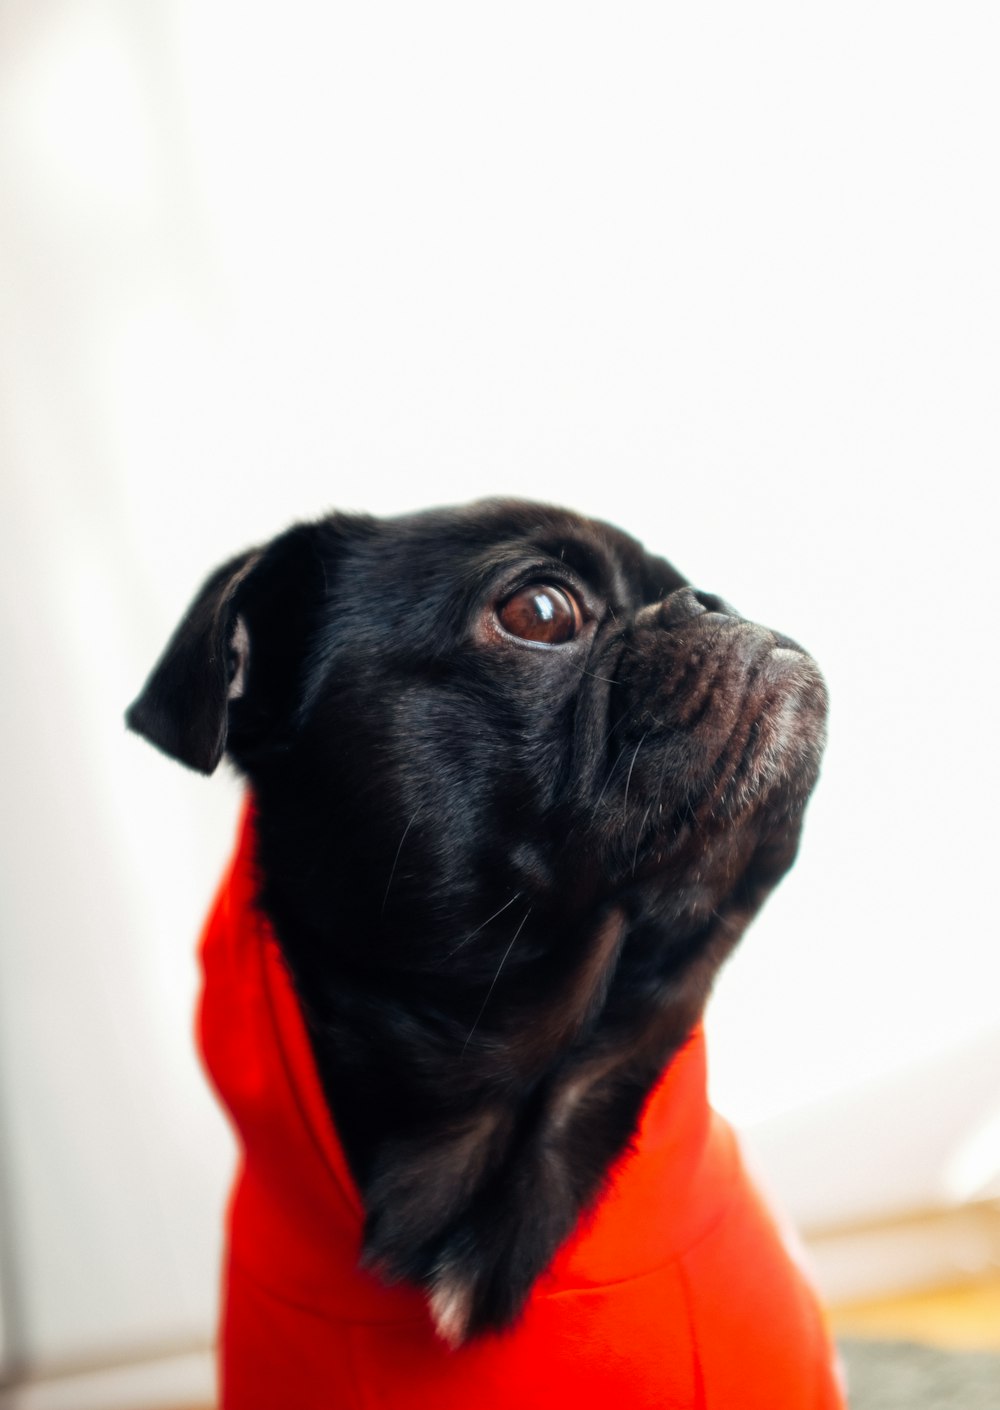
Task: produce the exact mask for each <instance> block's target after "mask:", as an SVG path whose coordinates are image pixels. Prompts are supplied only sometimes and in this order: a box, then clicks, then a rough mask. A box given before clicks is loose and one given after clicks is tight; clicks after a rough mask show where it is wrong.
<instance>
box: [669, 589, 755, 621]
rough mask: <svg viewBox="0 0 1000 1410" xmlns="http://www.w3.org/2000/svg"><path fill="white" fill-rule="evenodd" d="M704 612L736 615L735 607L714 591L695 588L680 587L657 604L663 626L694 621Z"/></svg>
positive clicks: (725, 615)
mask: <svg viewBox="0 0 1000 1410" xmlns="http://www.w3.org/2000/svg"><path fill="white" fill-rule="evenodd" d="M706 612H718V613H720V614H721V615H722V616H724V617H736V616H738V615H739V614H738V613H737V612H736V610H735V608H733V607H730V605H729V603H728V602H726V601H724V600H723V599H722V598H721V597H717V596H716V595H715V593H714V592H700V591H699V590H698V589H697V588H692V587H682V588H678V589H677V590H676V591H675V592H672V593H671V594H670V596H669V597H665V598H664V599H663V601H662V602H661V603H659V604H658V612H657V615H658V620H659V623H660V625H661V626H664V627H680V626H683V625H684V623H685V622H691V621H694V619H695V618H696V617H701V616H703V615H704V613H706Z"/></svg>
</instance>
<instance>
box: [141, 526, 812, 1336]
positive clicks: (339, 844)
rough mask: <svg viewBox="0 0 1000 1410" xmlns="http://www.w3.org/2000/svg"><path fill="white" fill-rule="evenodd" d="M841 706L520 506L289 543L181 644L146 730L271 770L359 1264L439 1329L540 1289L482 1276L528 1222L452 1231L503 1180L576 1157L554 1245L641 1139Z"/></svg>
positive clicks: (689, 594)
mask: <svg viewBox="0 0 1000 1410" xmlns="http://www.w3.org/2000/svg"><path fill="white" fill-rule="evenodd" d="M825 710H826V700H825V691H824V687H823V683H822V680H821V677H820V675H819V672H818V671H817V668H816V666H815V665H814V663H813V662H812V660H811V659H810V658H809V656H807V655H806V654H805V653H804V652H803V651H802V650H801V649H800V648H799V647H798V646H796V645H795V643H794V642H791V641H789V640H787V639H786V638H784V637H781V636H779V635H777V634H776V633H774V632H772V631H770V630H767V629H765V628H762V627H759V626H755V625H753V624H751V623H749V622H747V621H744V620H743V619H742V618H741V617H740V616H738V614H737V613H736V612H735V611H734V610H733V609H732V608H730V607H728V606H727V605H726V604H725V603H724V602H723V601H721V600H720V599H719V598H716V597H713V596H710V595H708V594H705V593H702V592H699V591H696V590H694V589H693V588H691V587H690V586H689V585H688V584H687V583H686V581H685V579H684V578H683V577H682V576H681V575H680V574H679V573H678V572H677V571H676V570H675V569H674V568H673V567H671V565H670V564H669V563H667V562H666V561H665V560H664V559H662V558H657V557H654V556H652V555H650V554H649V553H646V552H645V551H644V550H643V548H642V547H641V546H640V545H639V544H638V543H637V542H636V541H635V540H634V539H632V538H630V537H628V536H627V535H625V534H623V533H621V532H620V531H618V530H617V529H614V528H611V527H610V526H608V525H606V524H602V523H597V522H594V521H592V520H588V519H584V518H581V517H579V516H577V515H574V514H571V513H568V512H566V511H563V510H558V509H553V508H548V507H544V506H540V505H535V504H527V503H520V502H508V501H490V502H486V503H482V504H476V505H472V506H470V507H468V508H463V509H458V510H451V511H433V512H429V513H424V514H417V515H412V516H406V517H402V518H397V519H390V520H375V519H371V518H367V517H362V516H348V515H335V516H332V517H331V518H329V519H326V520H323V521H320V522H318V523H316V524H311V525H300V526H298V527H296V528H294V529H292V530H290V531H289V532H288V533H286V534H284V535H282V536H281V537H280V538H278V539H276V540H275V541H274V542H273V543H271V544H270V545H268V546H266V547H264V548H262V549H257V550H254V551H252V552H249V553H246V554H244V555H242V556H241V557H239V558H237V559H234V560H233V561H232V562H230V563H228V564H226V565H225V566H224V567H223V568H221V569H219V570H218V571H217V572H216V573H215V574H214V575H213V576H212V577H211V578H210V579H209V580H208V582H207V583H206V584H205V586H204V588H203V589H202V592H201V593H200V595H199V596H198V597H197V599H196V600H195V602H194V603H193V605H192V607H191V608H190V610H189V612H188V614H187V616H186V617H185V618H184V620H183V621H182V623H181V625H180V626H179V628H178V629H177V632H176V633H175V635H174V637H173V638H172V640H171V641H170V643H169V644H168V646H167V648H166V651H165V652H164V654H163V657H162V658H161V660H160V662H159V663H158V665H157V666H156V668H155V669H154V671H153V674H152V676H151V677H150V680H149V682H148V683H147V685H146V687H145V689H144V691H143V693H142V694H141V695H140V697H139V699H138V700H137V701H136V702H135V704H134V705H133V706H132V707H131V709H130V711H129V715H128V721H129V724H130V725H131V727H132V728H134V729H136V730H138V732H139V733H141V734H143V735H145V736H146V737H147V738H148V739H150V740H151V741H152V742H153V743H154V744H156V745H158V746H159V747H160V748H162V749H164V750H165V751H166V752H167V753H169V754H171V755H173V756H174V757H176V758H178V759H180V760H182V761H183V762H184V763H186V764H189V765H191V766H193V767H194V768H197V769H200V770H202V771H203V772H206V773H210V772H211V771H212V770H213V769H214V768H215V766H216V764H217V763H218V761H219V759H220V758H221V757H222V755H223V753H224V752H225V753H227V754H228V756H229V757H230V758H231V759H232V760H233V762H234V763H235V764H236V765H237V766H238V767H239V768H240V769H241V770H242V771H243V772H244V773H245V775H246V776H247V778H248V779H249V781H250V783H251V785H252V788H253V791H254V794H255V797H256V802H257V812H258V828H259V849H260V861H261V871H262V876H263V891H262V904H263V905H264V907H265V909H266V910H267V911H268V913H269V914H270V916H271V919H272V921H273V922H274V925H275V929H276V932H277V935H278V938H279V941H280V942H281V944H282V946H283V948H284V950H285V953H286V955H287V958H288V961H289V963H290V965H291V968H292V971H293V974H294V975H295V978H296V981H297V985H298V989H299V992H300V994H301V996H302V998H303V1003H304V1006H305V1008H306V1011H307V1015H308V1016H309V1018H310V1019H311V1021H312V1023H313V1029H314V1044H315V1047H316V1052H317V1060H318V1062H319V1065H320V1068H321V1072H322V1075H323V1078H324V1082H325V1085H326V1090H327V1093H328V1096H329V1099H330V1101H331V1105H332V1106H333V1108H334V1112H335V1114H336V1116H337V1119H338V1125H339V1126H340V1128H341V1132H342V1135H343V1136H344V1139H345V1144H346V1146H347V1149H348V1152H349V1155H350V1157H351V1160H352V1164H353V1166H354V1169H355V1172H356V1174H357V1176H358V1179H359V1183H360V1185H361V1187H362V1190H363V1191H364V1192H365V1196H366V1203H367V1205H368V1210H369V1229H368V1236H367V1243H366V1248H367V1252H368V1256H369V1258H370V1260H371V1261H372V1262H373V1263H376V1264H378V1265H379V1266H381V1267H382V1268H384V1269H385V1270H387V1271H388V1272H389V1273H390V1274H393V1275H399V1276H406V1277H411V1278H415V1279H416V1280H417V1281H422V1282H424V1283H425V1284H427V1285H428V1286H429V1287H431V1288H432V1289H435V1290H436V1292H435V1296H437V1298H438V1310H439V1313H440V1315H439V1317H438V1321H439V1325H440V1326H441V1327H442V1330H443V1331H444V1332H445V1333H446V1334H448V1335H455V1336H459V1337H460V1336H461V1335H464V1333H465V1332H466V1330H467V1329H468V1328H470V1327H471V1328H472V1329H473V1330H475V1329H477V1328H478V1327H480V1326H486V1325H500V1324H503V1323H504V1322H505V1321H507V1320H509V1318H510V1316H511V1315H512V1314H513V1312H514V1311H516V1308H517V1306H519V1305H520V1302H521V1301H522V1300H523V1296H524V1292H525V1287H526V1286H530V1281H531V1279H530V1277H527V1275H521V1276H520V1279H519V1281H518V1278H516V1277H514V1281H515V1282H517V1284H518V1285H517V1287H515V1288H513V1289H511V1288H509V1287H507V1288H505V1289H504V1290H502V1291H498V1286H499V1284H501V1283H503V1282H504V1278H503V1277H502V1276H500V1275H497V1274H496V1271H495V1268H494V1269H493V1272H492V1273H491V1275H490V1281H489V1288H488V1289H487V1290H486V1291H482V1289H484V1288H486V1280H484V1279H483V1278H482V1277H481V1276H480V1273H479V1271H477V1270H479V1268H480V1266H481V1265H482V1266H485V1263H488V1262H489V1261H490V1257H489V1254H488V1253H486V1254H483V1252H482V1246H483V1244H484V1242H485V1243H486V1244H489V1245H491V1246H492V1243H493V1242H495V1244H496V1257H495V1259H494V1260H493V1262H494V1264H495V1263H496V1262H497V1261H498V1260H500V1261H502V1259H503V1257H504V1256H506V1255H505V1252H504V1250H505V1249H506V1248H507V1246H508V1245H509V1244H510V1242H511V1241H513V1242H515V1243H516V1239H517V1235H516V1230H514V1229H513V1226H514V1225H516V1223H517V1219H518V1217H519V1216H518V1213H517V1211H514V1212H512V1214H511V1218H510V1220H509V1221H508V1222H507V1223H506V1224H505V1223H504V1221H503V1220H502V1219H495V1217H494V1216H495V1209H494V1215H493V1216H491V1218H492V1219H493V1220H494V1222H495V1224H496V1229H494V1228H493V1224H490V1227H489V1228H487V1227H486V1224H487V1222H489V1221H485V1219H484V1218H483V1217H481V1216H477V1217H480V1219H481V1224H482V1228H481V1237H480V1238H479V1245H478V1251H477V1257H480V1255H482V1256H481V1258H480V1262H479V1263H475V1260H474V1259H471V1257H470V1256H467V1254H466V1252H462V1250H465V1251H467V1250H468V1248H469V1247H470V1245H471V1244H473V1243H475V1239H473V1238H471V1236H470V1235H469V1232H468V1229H467V1228H465V1227H464V1226H463V1227H462V1228H461V1236H460V1237H459V1236H458V1235H455V1234H454V1231H455V1229H457V1228H459V1227H460V1226H461V1224H462V1220H463V1218H464V1219H466V1221H467V1220H468V1219H469V1218H472V1217H473V1216H472V1215H470V1214H469V1209H470V1207H471V1205H470V1201H471V1203H472V1204H475V1201H476V1200H478V1201H479V1203H480V1204H481V1205H484V1207H486V1205H488V1204H489V1201H487V1198H486V1192H487V1190H489V1191H490V1192H491V1194H490V1199H491V1200H492V1201H493V1205H494V1206H495V1204H496V1201H497V1200H500V1201H501V1202H502V1199H503V1192H502V1189H501V1188H500V1187H499V1186H498V1185H497V1181H498V1179H500V1178H501V1177H502V1172H503V1170H504V1168H505V1162H508V1163H509V1162H512V1161H515V1160H520V1161H522V1163H523V1160H524V1158H525V1156H524V1152H525V1150H526V1149H528V1148H530V1146H531V1144H532V1141H533V1140H534V1139H535V1135H537V1141H538V1142H539V1143H546V1142H547V1143H548V1144H547V1147H546V1148H547V1149H550V1148H551V1145H552V1139H553V1131H557V1132H558V1135H559V1139H560V1140H561V1141H563V1142H564V1144H565V1145H566V1152H567V1154H566V1166H567V1168H566V1171H565V1178H564V1180H563V1183H562V1185H561V1186H559V1188H558V1189H556V1190H555V1193H553V1194H550V1196H547V1198H549V1199H550V1203H551V1211H550V1212H549V1215H548V1216H547V1217H548V1218H549V1223H550V1224H551V1227H552V1229H553V1231H554V1232H553V1234H552V1238H551V1239H550V1241H549V1242H550V1243H551V1244H552V1246H553V1247H554V1246H555V1244H557V1243H558V1241H559V1238H561V1237H562V1236H563V1235H564V1234H565V1232H566V1230H567V1224H566V1217H565V1215H562V1214H560V1213H559V1209H561V1208H569V1209H570V1210H571V1212H572V1217H571V1218H570V1223H569V1226H568V1227H571V1226H572V1219H573V1218H575V1216H576V1212H577V1211H578V1209H579V1206H580V1204H581V1203H584V1202H585V1201H586V1200H587V1199H588V1198H590V1197H591V1195H592V1194H593V1191H594V1189H595V1188H596V1187H597V1185H598V1184H599V1181H600V1178H601V1175H602V1174H603V1172H604V1170H605V1169H606V1168H607V1164H608V1163H609V1161H610V1159H612V1158H613V1156H614V1155H615V1154H616V1153H617V1152H618V1150H620V1149H621V1147H622V1145H623V1144H624V1143H625V1141H626V1140H627V1138H628V1136H629V1134H630V1133H631V1130H632V1129H633V1127H634V1124H635V1120H636V1117H637V1114H638V1111H639V1108H640V1106H641V1101H642V1098H643V1096H644V1095H645V1093H646V1092H647V1091H648V1089H649V1086H650V1085H651V1083H652V1081H653V1080H654V1079H655V1076H656V1073H657V1072H658V1071H659V1070H660V1069H661V1068H662V1066H663V1064H664V1063H665V1062H666V1061H667V1060H668V1059H669V1057H670V1055H671V1053H672V1052H673V1051H674V1050H675V1049H676V1048H677V1046H678V1045H679V1043H680V1042H682V1041H683V1038H684V1037H685V1036H686V1034H687V1032H688V1031H689V1030H690V1028H691V1026H692V1025H693V1023H694V1022H695V1021H696V1019H697V1017H698V1015H699V1013H700V1011H701V1007H702V1006H703V1003H704V1000H705V996H706V994H707V991H708V987H709V985H710V983H711V979H712V977H713V975H714V973H715V970H716V969H717V967H718V965H719V963H720V962H721V959H722V958H723V957H724V955H725V954H726V953H727V952H728V950H729V949H730V948H731V946H732V944H733V943H734V942H735V940H736V939H737V938H738V936H739V934H740V932H741V931H742V929H743V927H744V925H745V924H746V922H747V920H748V919H749V918H750V916H751V915H752V914H753V912H754V911H755V910H756V908H757V906H758V905H759V904H760V901H761V900H762V898H763V896H764V895H765V894H766V893H767V891H768V890H769V889H770V888H771V886H773V884H774V882H775V881H776V880H777V879H778V878H779V877H780V876H781V874H782V873H783V872H784V871H785V870H786V869H787V867H788V866H789V864H790V863H791V861H792V859H793V856H794V853H795V849H796V846H797V841H798V835H799V828H800V823H801V817H802V812H803V808H804V806H805V803H806V801H807V798H808V795H809V793H810V790H811V789H812V786H813V784H814V782H815V779H816V775H817V770H818V766H819V758H820V753H821V750H822V744H823V736H824V721H825ZM347 1070H350V1072H351V1074H352V1076H351V1080H350V1082H348V1081H345V1080H344V1079H343V1073H344V1072H345V1071H347ZM623 1094H624V1095H623ZM483 1112H487V1113H489V1115H488V1117H487V1118H483V1115H482V1114H483ZM373 1113H377V1115H374V1114H373ZM527 1128H530V1130H529V1132H528V1134H527V1135H526V1129H527ZM470 1132H472V1133H473V1134H472V1135H470ZM595 1132H596V1135H595ZM532 1133H535V1134H532ZM416 1145H419V1146H420V1148H421V1150H422V1152H424V1154H423V1155H422V1166H421V1168H422V1169H423V1170H424V1171H425V1172H426V1168H427V1160H426V1150H427V1149H428V1146H431V1147H434V1148H435V1149H436V1150H438V1151H439V1153H440V1161H439V1166H440V1168H439V1169H436V1174H435V1183H434V1189H435V1194H434V1196H433V1197H429V1196H428V1194H427V1181H426V1179H424V1180H423V1182H422V1184H421V1186H420V1189H419V1190H417V1189H416V1188H415V1187H413V1183H412V1181H411V1183H410V1184H409V1185H408V1184H407V1177H406V1175H405V1171H406V1168H407V1158H408V1155H409V1154H410V1153H411V1147H414V1148H415V1146H416ZM515 1149H516V1151H517V1153H518V1154H517V1155H516V1156H515V1155H514V1154H513V1152H514V1151H515ZM593 1150H597V1151H598V1152H599V1155H597V1156H594V1155H593V1154H589V1155H588V1152H592V1151H593ZM401 1172H403V1173H401ZM498 1172H500V1173H499V1174H498ZM512 1178H513V1177H512ZM550 1183H551V1181H550ZM520 1184H521V1185H522V1186H523V1181H521V1182H520ZM556 1185H559V1182H558V1181H556ZM522 1203H523V1200H522ZM538 1224H539V1219H538V1217H537V1211H535V1214H534V1215H533V1229H534V1230H535V1236H536V1238H537V1228H538ZM544 1242H545V1241H544V1240H542V1243H543V1244H544ZM453 1245H454V1250H455V1251H453V1249H452V1246H453ZM550 1254H551V1248H547V1249H543V1255H542V1263H541V1265H540V1266H544V1262H545V1260H546V1259H547V1257H548V1256H550ZM522 1261H523V1260H522ZM536 1262H537V1260H536ZM473 1263H475V1268H474V1267H473V1266H472V1265H473ZM492 1266H493V1265H492V1264H491V1267H492ZM442 1269H443V1270H445V1271H444V1272H442ZM537 1271H539V1270H538V1268H537V1267H536V1268H535V1272H537ZM512 1276H513V1275H512ZM507 1281H508V1282H509V1281H510V1279H508V1280H507ZM442 1289H444V1291H442ZM456 1289H459V1290H460V1291H458V1292H456ZM441 1308H443V1309H444V1311H441ZM456 1309H458V1310H456Z"/></svg>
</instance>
